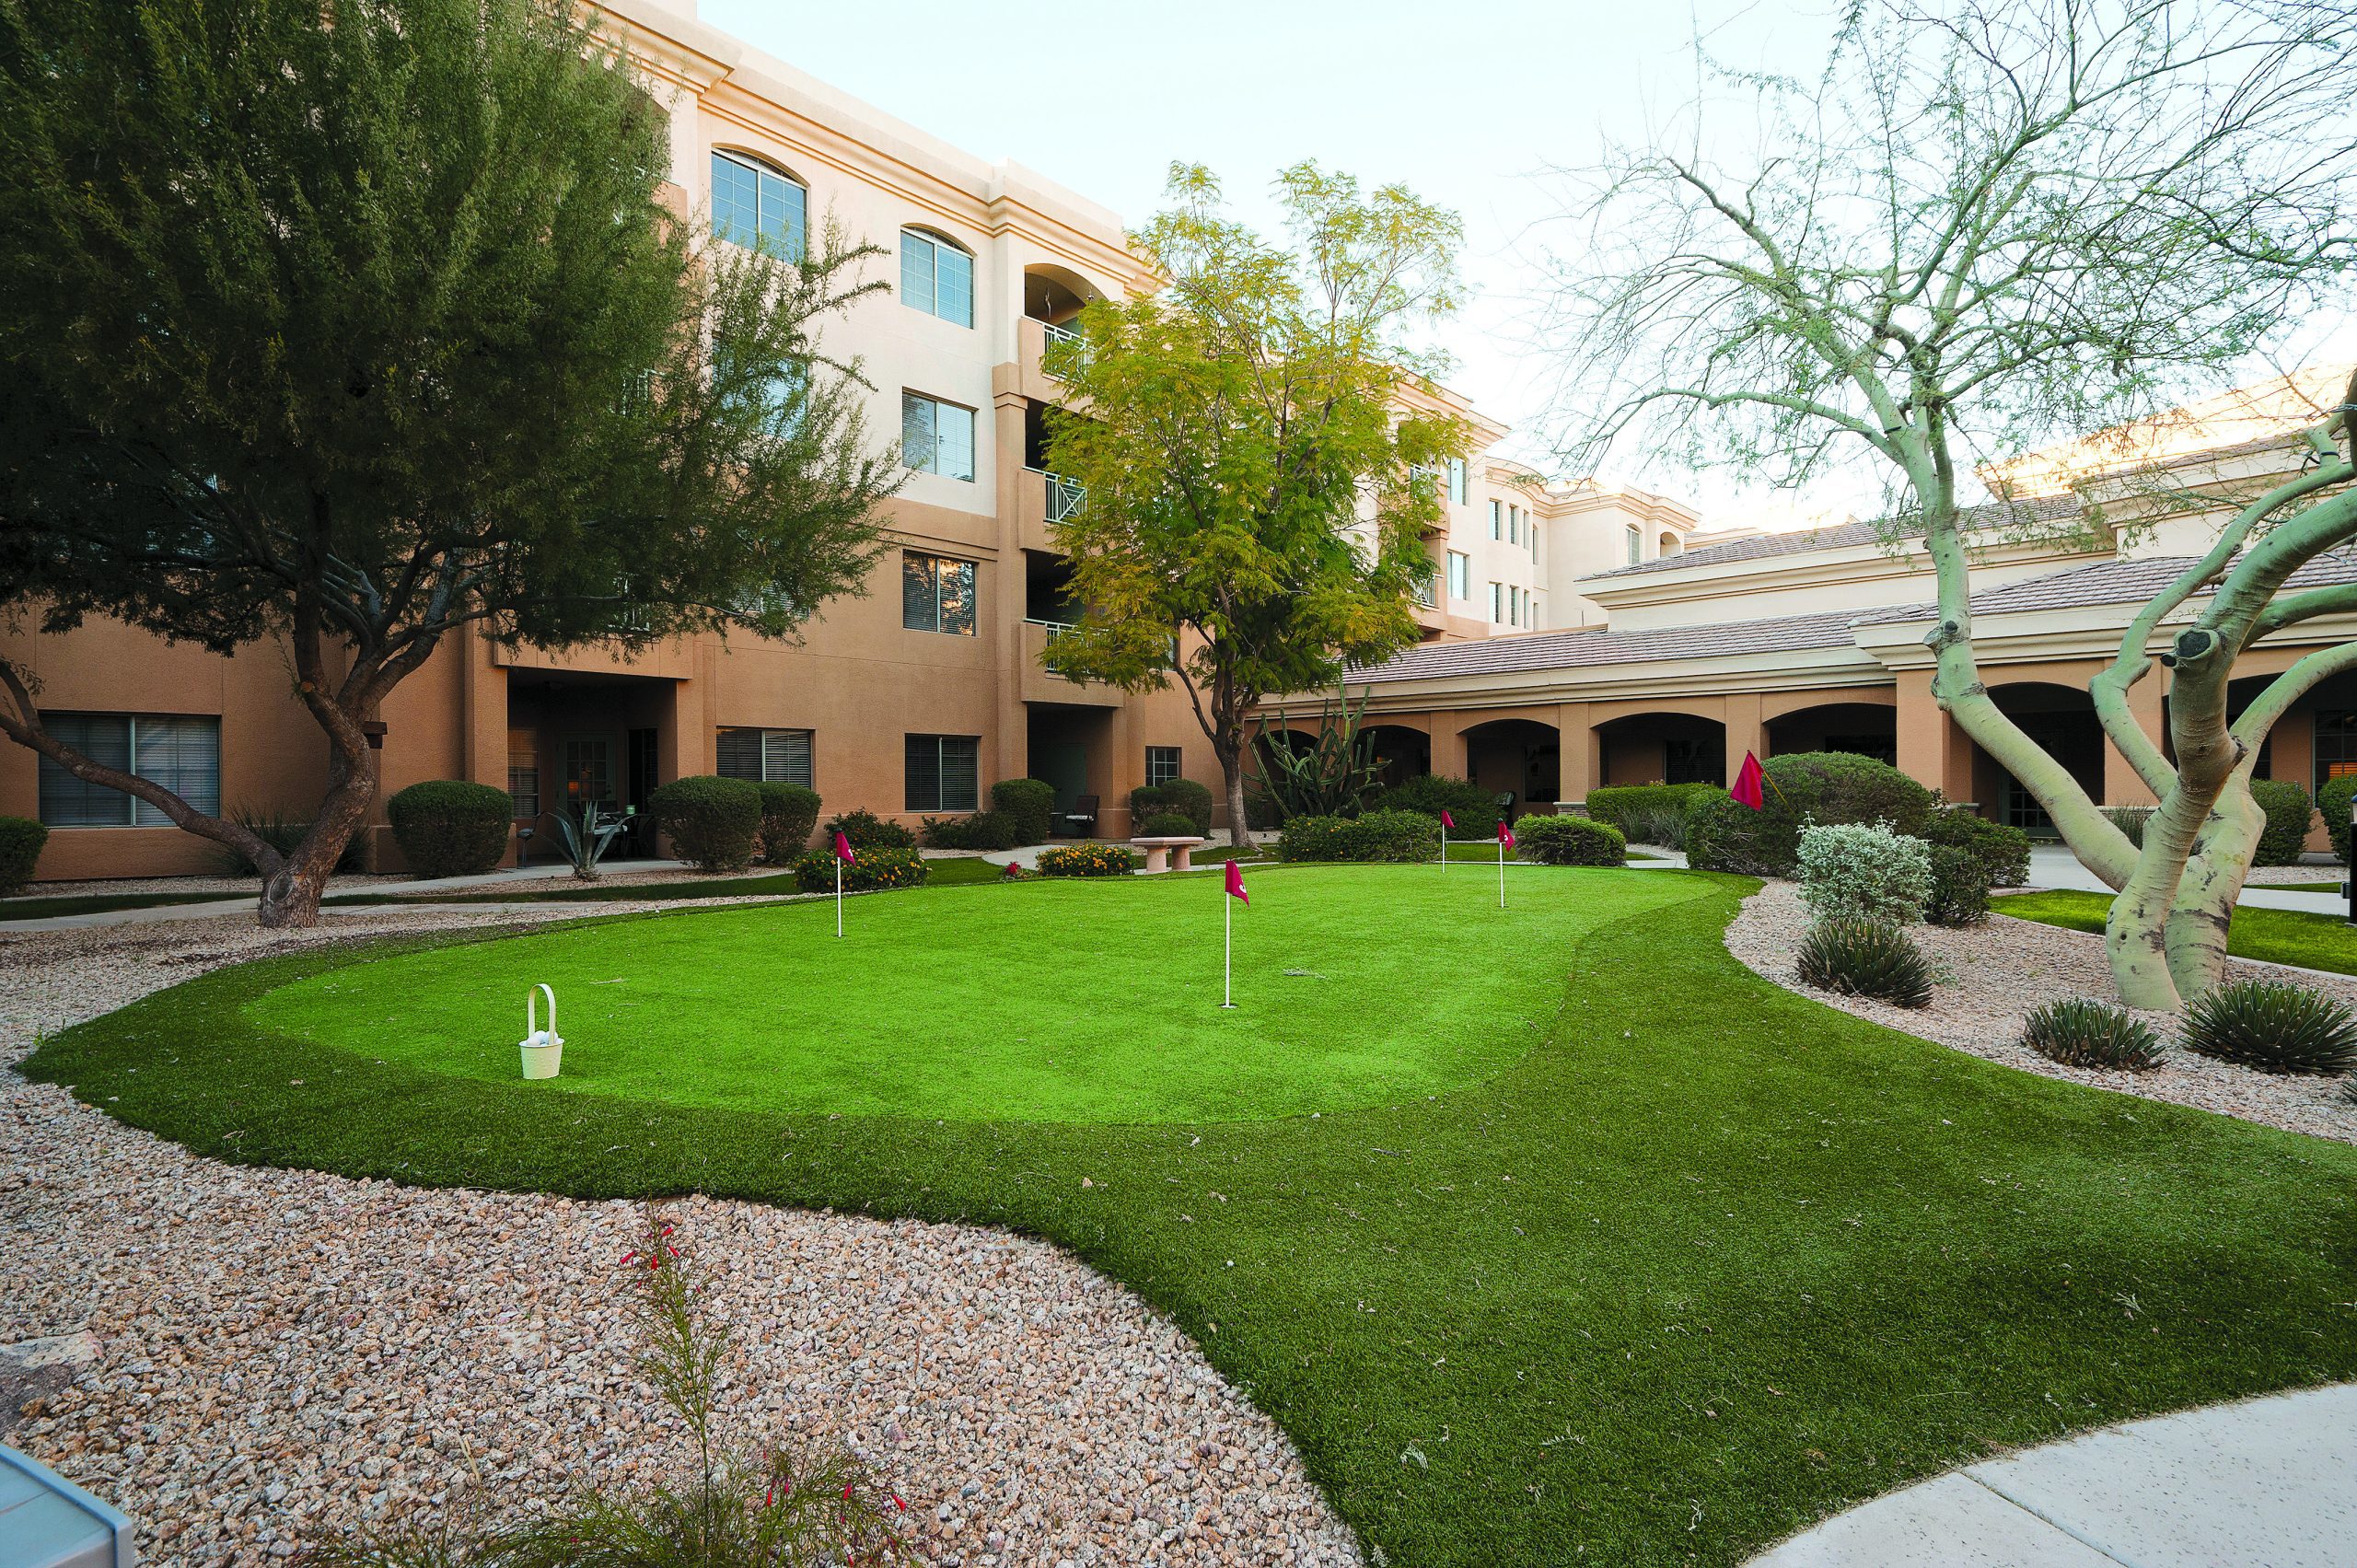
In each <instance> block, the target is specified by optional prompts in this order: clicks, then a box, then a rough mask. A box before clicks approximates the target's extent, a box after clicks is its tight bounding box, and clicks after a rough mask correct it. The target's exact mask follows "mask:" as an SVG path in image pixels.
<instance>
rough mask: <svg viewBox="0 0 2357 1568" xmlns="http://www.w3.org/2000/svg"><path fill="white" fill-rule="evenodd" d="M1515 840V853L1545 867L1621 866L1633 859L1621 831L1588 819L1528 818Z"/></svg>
mask: <svg viewBox="0 0 2357 1568" xmlns="http://www.w3.org/2000/svg"><path fill="white" fill-rule="evenodd" d="M1514 837H1515V854H1518V855H1519V856H1520V857H1521V858H1523V859H1525V860H1535V861H1538V863H1539V864H1540V865H1620V863H1621V862H1622V861H1624V860H1626V859H1628V858H1629V841H1628V840H1626V839H1624V838H1622V837H1621V836H1620V829H1618V828H1616V827H1614V826H1612V825H1611V824H1610V823H1608V822H1598V821H1595V820H1592V819H1589V818H1586V817H1525V818H1524V819H1522V820H1521V821H1519V822H1516V823H1515V825H1514Z"/></svg>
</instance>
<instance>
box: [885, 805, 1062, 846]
mask: <svg viewBox="0 0 2357 1568" xmlns="http://www.w3.org/2000/svg"><path fill="white" fill-rule="evenodd" d="M919 836H920V837H922V838H923V840H924V842H926V843H927V844H929V845H931V846H932V847H933V848H935V849H1013V848H1014V847H1015V846H1016V844H1018V843H1020V842H1023V841H1022V838H1021V833H1020V830H1018V829H1017V828H1016V824H1015V819H1014V818H1012V817H1009V816H1006V815H1004V814H1003V813H1001V812H997V811H977V812H976V813H974V815H972V816H971V817H927V818H926V819H924V825H923V829H922V830H921V832H920V835H919ZM857 847H858V846H857V845H856V844H854V845H853V848H857Z"/></svg>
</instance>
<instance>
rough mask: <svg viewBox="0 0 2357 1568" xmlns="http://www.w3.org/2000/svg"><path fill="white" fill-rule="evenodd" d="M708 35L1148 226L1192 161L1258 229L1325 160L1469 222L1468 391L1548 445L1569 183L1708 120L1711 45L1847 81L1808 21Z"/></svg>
mask: <svg viewBox="0 0 2357 1568" xmlns="http://www.w3.org/2000/svg"><path fill="white" fill-rule="evenodd" d="M700 15H701V16H702V17H703V19H704V20H706V21H708V22H710V23H712V24H714V26H717V27H719V28H722V29H725V30H726V31H728V32H731V33H734V34H735V35H737V37H739V38H742V39H744V40H746V41H749V42H750V43H752V44H754V45H755V46H756V47H758V48H761V49H763V50H765V51H767V52H770V53H772V54H774V55H777V56H778V57H779V58H781V59H784V60H785V61H788V62H789V63H791V64H795V65H796V66H799V67H800V68H801V69H803V70H806V71H808V72H809V73H811V74H812V75H816V76H818V77H819V78H821V79H822V80H824V81H827V82H830V83H831V84H833V85H834V86H836V87H841V88H842V89H843V90H845V91H848V92H850V93H853V94H854V95H856V96H858V97H860V98H862V99H866V100H867V101H868V102H870V103H873V104H875V105H876V106H877V107H878V108H880V109H882V110H886V111H887V112H888V113H891V114H894V115H897V116H899V117H900V119H903V120H906V121H908V122H911V124H914V125H916V126H918V127H919V128H921V129H923V130H924V131H927V132H930V133H931V134H934V135H936V136H939V137H941V138H942V139H944V140H946V141H947V142H950V143H951V144H953V145H957V146H959V147H962V148H964V149H965V150H967V151H969V152H970V153H973V154H975V155H977V156H980V157H984V158H988V159H997V158H1012V159H1014V160H1015V161H1016V162H1018V163H1022V164H1026V165H1028V166H1029V167H1030V168H1034V169H1037V170H1038V171H1039V172H1040V173H1041V174H1044V175H1046V176H1048V177H1049V178H1051V179H1052V180H1056V181H1058V182H1059V183H1062V184H1064V185H1067V186H1069V187H1071V188H1072V189H1073V190H1074V191H1076V192H1079V193H1081V194H1082V195H1084V196H1086V197H1088V198H1090V199H1091V200H1093V201H1096V202H1097V203H1102V204H1103V205H1105V206H1107V207H1109V208H1111V209H1112V210H1113V211H1115V212H1117V213H1119V214H1120V215H1121V216H1122V217H1123V218H1124V219H1125V220H1127V221H1131V222H1135V221H1137V220H1139V219H1141V218H1143V217H1144V216H1145V215H1148V214H1150V213H1151V212H1152V211H1153V210H1154V209H1155V206H1156V205H1157V204H1158V203H1159V199H1160V197H1161V193H1162V185H1163V177H1164V173H1165V171H1166V169H1167V168H1168V166H1169V164H1170V163H1171V161H1172V160H1173V159H1183V160H1187V161H1190V162H1199V163H1203V164H1207V165H1209V166H1210V167H1211V168H1213V169H1214V170H1215V171H1217V172H1218V173H1219V174H1220V175H1221V176H1222V178H1223V179H1224V180H1225V182H1226V184H1227V187H1228V190H1229V191H1230V192H1231V194H1232V195H1234V196H1235V197H1236V198H1237V205H1238V207H1239V209H1240V210H1241V211H1242V212H1243V214H1244V215H1246V216H1248V217H1251V218H1253V219H1255V220H1256V221H1263V222H1265V221H1266V220H1267V218H1268V217H1269V216H1270V215H1271V207H1270V206H1269V204H1268V203H1267V201H1266V197H1265V194H1264V192H1265V187H1266V184H1267V181H1268V179H1269V176H1270V175H1271V173H1273V172H1274V171H1275V170H1276V169H1278V168H1282V167H1283V166H1285V165H1287V164H1290V163H1293V162H1295V161H1298V160H1300V159H1302V158H1308V157H1314V158H1317V159H1318V160H1319V161H1320V162H1322V163H1324V164H1326V165H1327V166H1328V167H1329V168H1339V169H1342V170H1346V171H1348V172H1350V173H1353V174H1356V175H1358V176H1359V177H1360V178H1361V179H1362V180H1364V181H1366V182H1367V183H1369V184H1376V183H1382V182H1387V181H1391V180H1398V181H1401V182H1403V183H1405V184H1407V185H1408V186H1409V187H1411V189H1412V190H1414V191H1415V192H1417V193H1419V194H1420V195H1422V196H1424V197H1426V198H1428V199H1430V200H1433V201H1435V202H1438V203H1442V204H1443V205H1446V206H1449V207H1453V208H1455V209H1456V210H1457V212H1458V213H1460V214H1461V215H1463V217H1464V220H1465V227H1466V253H1465V258H1464V267H1465V273H1466V277H1467V280H1468V282H1469V284H1470V285H1472V286H1473V292H1474V298H1473V300H1472V303H1471V304H1470V306H1469V308H1468V309H1467V310H1466V312H1465V313H1464V315H1463V316H1462V318H1460V319H1458V321H1457V323H1456V324H1455V325H1454V326H1453V328H1452V329H1451V330H1450V331H1449V333H1448V337H1447V341H1446V346H1447V347H1448V348H1449V349H1450V351H1451V352H1452V354H1454V356H1455V358H1456V359H1457V369H1456V371H1455V372H1454V373H1453V374H1452V375H1451V376H1450V377H1449V378H1448V379H1449V381H1450V384H1451V385H1453V386H1454V387H1456V388H1457V389H1458V390H1459V391H1462V392H1464V393H1465V394H1467V395H1468V396H1469V397H1471V398H1472V399H1473V400H1474V401H1475V402H1476V404H1478V405H1479V406H1480V408H1481V410H1482V411H1483V412H1485V413H1488V414H1490V415H1492V417H1495V418H1497V419H1500V420H1502V421H1504V422H1505V423H1508V424H1514V425H1515V426H1516V427H1517V428H1518V429H1520V430H1522V431H1524V432H1526V433H1535V431H1536V430H1537V428H1538V425H1539V424H1541V422H1542V419H1543V415H1544V410H1543V408H1541V407H1540V406H1538V401H1539V396H1540V390H1539V387H1538V382H1537V378H1536V377H1535V376H1534V374H1533V369H1534V367H1535V366H1536V364H1537V363H1538V358H1539V356H1540V354H1541V352H1542V351H1543V348H1544V345H1543V344H1538V343H1532V342H1530V341H1529V335H1528V333H1527V331H1523V330H1521V328H1520V323H1521V321H1522V319H1523V317H1524V314H1525V312H1524V310H1523V308H1521V300H1522V298H1523V296H1526V295H1527V291H1528V290H1529V288H1530V287H1531V280H1532V269H1531V266H1530V263H1529V261H1528V257H1529V255H1530V253H1531V252H1532V250H1534V249H1535V247H1536V246H1537V245H1538V243H1539V242H1540V241H1541V239H1542V238H1543V237H1544V233H1545V229H1544V226H1545V223H1546V220H1547V218H1548V217H1549V216H1550V214H1552V213H1553V212H1554V211H1555V210H1556V207H1555V203H1554V202H1553V200H1552V199H1551V197H1550V192H1549V189H1548V185H1547V182H1546V181H1545V180H1544V179H1543V178H1542V176H1543V174H1544V171H1545V170H1546V168H1548V167H1549V166H1550V165H1554V166H1558V167H1566V166H1577V165H1581V164H1584V163H1586V162H1589V161H1592V160H1593V159H1594V158H1595V157H1596V155H1597V153H1598V151H1599V149H1600V147H1601V146H1602V145H1603V140H1604V138H1605V137H1606V136H1607V135H1609V136H1612V137H1614V138H1617V139H1620V140H1627V141H1636V140H1642V139H1643V135H1644V132H1645V128H1646V126H1647V124H1648V123H1649V122H1655V121H1658V120H1661V119H1664V118H1666V117H1668V116H1669V115H1671V114H1673V113H1674V112H1675V111H1676V110H1678V108H1679V107H1681V106H1682V105H1684V104H1686V103H1688V102H1689V101H1690V100H1691V99H1692V98H1693V96H1694V93H1695V88H1696V82H1695V76H1694V65H1693V59H1692V54H1691V51H1690V48H1689V43H1690V41H1691V40H1692V39H1693V38H1694V37H1695V36H1696V33H1697V32H1698V30H1699V31H1700V32H1701V34H1702V35H1704V36H1705V37H1707V39H1708V40H1709V46H1710V49H1711V52H1712V53H1713V56H1714V57H1715V58H1717V59H1718V60H1720V61H1721V62H1723V63H1724V64H1731V65H1736V66H1748V67H1754V68H1767V69H1772V70H1778V71H1790V72H1793V73H1794V74H1797V75H1807V74H1809V73H1810V72H1812V71H1813V69H1814V68H1815V67H1816V66H1817V65H1818V64H1821V62H1822V60H1823V58H1824V54H1825V50H1826V47H1827V43H1828V41H1829V34H1830V29H1831V26H1832V21H1831V17H1832V15H1833V12H1832V10H1831V8H1830V7H1829V6H1825V5H1819V4H1812V3H1810V0H1754V3H1749V4H1731V3H1727V0H1689V5H1687V6H1677V5H1663V4H1659V3H1658V0H1613V3H1610V4H1606V3H1602V0H1556V3H1554V4H1546V3H1543V0H1458V3H1457V5H1455V6H1434V5H1430V4H1408V3H1403V0H1352V3H1349V4H1343V3H1340V0H1193V3H1192V4H1190V5H1187V6H1140V5H1134V4H1131V5H1115V6H1095V7H1068V8H1058V7H1053V6H990V5H976V4H974V3H973V0H958V3H956V4H950V3H947V0H865V3H864V4H859V5H851V6H807V5H795V6H785V5H780V4H777V3H776V0H702V6H701V11H700ZM1016 17H1020V18H1021V19H1019V20H1016V19H1014V18H1016ZM1510 445H1513V443H1510ZM1645 482H1647V483H1648V484H1649V485H1650V486H1651V487H1653V488H1656V489H1661V490H1665V491H1666V492H1668V493H1670V494H1678V495H1679V496H1681V497H1683V498H1687V499H1689V500H1692V501H1694V502H1696V503H1698V504H1700V505H1702V506H1703V508H1704V509H1705V510H1706V511H1707V512H1709V513H1711V514H1713V516H1716V517H1724V518H1725V520H1728V521H1737V520H1751V521H1761V522H1772V520H1773V517H1772V516H1771V512H1772V511H1773V510H1774V509H1775V508H1778V507H1784V506H1789V505H1790V504H1789V503H1772V504H1771V505H1770V506H1769V507H1766V508H1763V507H1761V505H1759V502H1758V501H1757V500H1752V501H1747V500H1745V499H1743V498H1741V497H1740V496H1739V495H1738V494H1737V493H1736V492H1735V491H1734V490H1732V489H1731V488H1730V486H1729V484H1728V482H1726V481H1725V480H1724V479H1723V478H1720V477H1717V476H1713V477H1710V478H1707V479H1680V478H1678V477H1675V476H1670V475H1652V476H1648V477H1647V479H1646V481H1645ZM1814 499H1815V500H1817V501H1818V502H1821V503H1823V504H1827V505H1833V506H1837V507H1838V506H1840V505H1851V504H1860V503H1862V502H1863V500H1864V497H1863V494H1861V495H1860V496H1857V497H1852V496H1845V495H1842V494H1826V495H1823V496H1820V497H1816V498H1814ZM1747 513H1752V514H1755V515H1754V516H1751V517H1745V516H1744V514H1747Z"/></svg>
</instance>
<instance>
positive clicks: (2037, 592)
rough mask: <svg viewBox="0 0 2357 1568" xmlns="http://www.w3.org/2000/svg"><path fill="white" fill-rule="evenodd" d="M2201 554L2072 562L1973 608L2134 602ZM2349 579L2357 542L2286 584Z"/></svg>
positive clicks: (1872, 622) (1901, 611)
mask: <svg viewBox="0 0 2357 1568" xmlns="http://www.w3.org/2000/svg"><path fill="white" fill-rule="evenodd" d="M2199 559H2200V557H2198V556H2192V555H2147V556H2141V557H2137V558H2134V559H2124V558H2115V559H2113V560H2110V561H2098V562H2096V563H2093V564H2092V565H2086V566H2073V567H2072V568H2070V569H2069V570H2068V571H2062V572H2053V573H2049V574H2048V575H2045V576H2043V577H2030V578H2026V579H2025V580H2023V581H2021V582H2018V583H2006V584H2003V585H2002V586H2001V587H1993V588H1984V589H1982V590H1981V591H1980V592H1979V593H1977V594H1974V595H1973V596H1972V613H1973V614H1975V615H2005V614H2018V613H2021V612H2024V611H2027V610H2072V609H2075V608H2077V607H2078V606H2080V605H2088V604H2132V603H2135V602H2138V601H2140V600H2143V599H2148V598H2152V597H2153V596H2154V594H2156V593H2158V592H2160V591H2161V589H2163V588H2164V587H2167V586H2168V584H2169V583H2170V582H2171V581H2172V580H2173V579H2174V578H2175V577H2176V576H2177V574H2178V573H2180V572H2182V571H2184V570H2185V569H2186V568H2187V567H2188V566H2190V565H2192V564H2193V563H2194V562H2195V561H2197V560H2199ZM2351 582H2357V548H2352V549H2351V550H2345V551H2337V552H2333V553H2331V554H2328V555H2319V556H2317V557H2316V558H2315V559H2314V560H2312V561H2310V562H2309V563H2307V564H2306V565H2305V566H2303V567H2301V568H2300V569H2299V570H2298V571H2296V572H2294V573H2293V574H2292V575H2291V578H2290V579H2289V581H2287V582H2286V583H2285V584H2284V588H2285V591H2287V592H2292V593H2297V592H2299V591H2300V590H2301V589H2303V588H2315V587H2325V586H2327V585H2328V584H2332V583H2351ZM1932 609H1933V607H1932V606H1930V605H1928V604H1917V605H1894V606H1892V607H1891V608H1889V609H1887V610H1870V611H1868V612H1867V613H1865V614H1864V615H1861V616H1859V617H1857V618H1856V623H1857V624H1858V625H1861V626H1880V625H1887V624H1889V623H1890V622H1892V621H1919V620H1922V618H1924V617H1925V616H1928V615H1930V614H1931V613H1932Z"/></svg>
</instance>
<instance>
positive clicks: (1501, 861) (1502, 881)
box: [1498, 839, 1506, 909]
mask: <svg viewBox="0 0 2357 1568" xmlns="http://www.w3.org/2000/svg"><path fill="white" fill-rule="evenodd" d="M1498 907H1499V908H1500V909H1504V908H1505V907H1506V842H1505V840H1504V839H1500V840H1499V841H1498Z"/></svg>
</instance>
